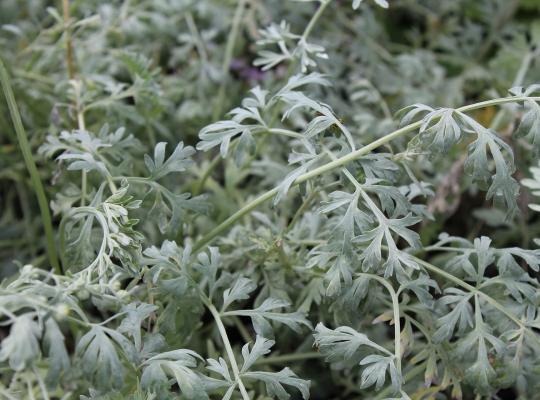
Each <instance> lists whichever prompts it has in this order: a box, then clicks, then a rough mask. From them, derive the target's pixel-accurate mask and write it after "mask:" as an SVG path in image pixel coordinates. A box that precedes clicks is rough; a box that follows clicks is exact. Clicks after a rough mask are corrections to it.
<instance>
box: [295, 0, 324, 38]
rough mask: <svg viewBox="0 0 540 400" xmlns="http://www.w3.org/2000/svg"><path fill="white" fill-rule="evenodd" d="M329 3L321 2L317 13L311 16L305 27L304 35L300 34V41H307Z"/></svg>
mask: <svg viewBox="0 0 540 400" xmlns="http://www.w3.org/2000/svg"><path fill="white" fill-rule="evenodd" d="M330 1H331V0H323V1H322V2H321V5H320V6H319V8H318V9H317V12H316V13H315V14H313V17H312V18H311V20H310V21H309V23H308V25H307V26H306V29H305V30H304V33H303V34H302V39H300V40H303V41H306V40H307V38H308V36H309V35H310V34H311V31H312V30H313V28H314V27H315V24H316V23H317V21H318V20H319V18H321V16H322V14H323V13H324V10H325V9H326V7H328V4H330Z"/></svg>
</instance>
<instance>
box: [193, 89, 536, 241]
mask: <svg viewBox="0 0 540 400" xmlns="http://www.w3.org/2000/svg"><path fill="white" fill-rule="evenodd" d="M527 99H529V100H532V101H540V97H527V96H516V97H504V98H499V99H493V100H486V101H481V102H479V103H474V104H470V105H467V106H463V107H460V108H458V109H457V110H456V111H459V112H468V111H473V110H477V109H480V108H485V107H490V106H494V105H499V104H506V103H515V102H520V101H524V100H527ZM421 124H422V121H418V122H414V123H412V124H409V125H406V126H404V127H402V128H400V129H397V130H395V131H393V132H391V133H389V134H388V135H386V136H383V137H382V138H380V139H377V140H375V141H374V142H371V143H370V144H368V145H366V146H364V147H362V148H360V149H358V150H355V151H353V152H350V153H349V154H347V155H345V156H343V157H340V158H338V159H336V160H333V161H330V162H328V163H326V164H324V165H321V166H320V167H317V168H315V169H313V170H311V171H309V172H306V173H305V174H303V175H300V176H299V177H298V178H297V179H296V180H295V181H294V183H293V184H292V186H296V185H299V184H301V183H304V182H306V181H308V180H310V179H311V178H314V177H316V176H320V175H322V174H324V173H326V172H329V171H333V170H335V169H336V168H340V167H342V166H344V165H346V164H347V163H349V162H351V161H354V160H357V159H359V158H360V157H362V156H364V155H366V154H369V153H370V152H371V151H372V150H375V149H377V148H379V147H381V146H383V145H385V144H386V143H388V142H390V141H392V140H394V139H396V138H398V137H401V136H404V135H406V134H407V133H410V132H412V131H414V130H416V129H418V128H419V127H420V126H421ZM278 190H279V188H278V187H275V188H273V189H271V190H269V191H267V192H266V193H263V194H261V195H260V196H258V197H257V198H255V199H254V200H252V201H251V202H249V203H248V204H246V205H245V206H244V207H242V208H241V209H240V210H238V211H237V212H235V213H234V214H233V215H231V216H230V217H229V218H227V219H226V220H225V221H223V222H222V223H220V224H219V225H218V226H216V227H215V228H214V229H212V230H211V231H210V232H208V233H207V234H206V235H205V236H203V237H202V238H201V239H200V240H199V241H198V242H197V243H196V244H195V246H194V248H193V250H194V251H199V250H200V249H202V248H203V247H204V246H206V245H207V244H209V243H210V242H211V241H212V240H214V239H215V238H216V237H217V236H218V235H219V234H221V233H222V232H223V231H225V230H227V229H228V228H229V227H231V226H232V225H234V224H235V223H236V222H237V221H238V220H240V219H241V218H242V217H244V216H245V215H247V214H249V213H250V212H251V211H253V210H254V209H255V208H257V207H258V206H259V205H261V204H263V203H265V202H266V201H268V200H270V199H271V198H272V197H274V196H275V195H276V194H277V193H278Z"/></svg>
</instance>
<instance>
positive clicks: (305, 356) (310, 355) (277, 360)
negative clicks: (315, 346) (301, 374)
mask: <svg viewBox="0 0 540 400" xmlns="http://www.w3.org/2000/svg"><path fill="white" fill-rule="evenodd" d="M322 357H323V355H322V354H321V353H318V352H316V351H310V352H307V353H293V354H283V355H281V356H274V357H266V358H259V359H258V360H257V361H255V364H256V365H266V364H285V363H289V362H297V361H300V362H302V361H305V360H311V359H319V358H322Z"/></svg>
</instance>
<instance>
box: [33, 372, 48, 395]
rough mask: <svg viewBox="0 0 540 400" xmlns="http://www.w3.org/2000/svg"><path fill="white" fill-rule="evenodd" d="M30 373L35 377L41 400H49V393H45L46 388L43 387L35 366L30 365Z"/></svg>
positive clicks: (43, 384)
mask: <svg viewBox="0 0 540 400" xmlns="http://www.w3.org/2000/svg"><path fill="white" fill-rule="evenodd" d="M32 371H33V372H34V375H35V376H36V380H37V381H38V386H39V389H40V390H41V395H42V396H43V400H49V393H48V391H47V387H46V386H45V382H43V378H42V377H41V375H40V373H39V370H38V369H37V367H36V364H34V363H32Z"/></svg>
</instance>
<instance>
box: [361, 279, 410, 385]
mask: <svg viewBox="0 0 540 400" xmlns="http://www.w3.org/2000/svg"><path fill="white" fill-rule="evenodd" d="M358 276H364V277H366V278H369V279H373V280H376V281H377V282H379V283H380V284H381V285H383V286H384V287H385V288H386V289H387V290H388V293H389V294H390V297H391V298H392V310H393V313H394V357H395V359H396V368H397V370H398V372H399V373H400V374H401V322H400V320H399V318H400V317H399V316H400V311H399V299H398V295H397V293H396V291H395V290H394V288H393V287H392V285H391V284H390V282H388V281H387V280H386V279H384V278H383V277H381V276H378V275H375V274H367V273H359V274H358Z"/></svg>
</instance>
